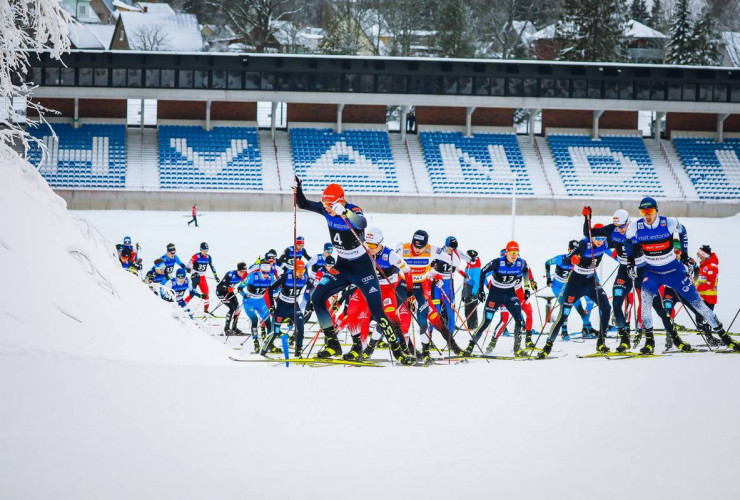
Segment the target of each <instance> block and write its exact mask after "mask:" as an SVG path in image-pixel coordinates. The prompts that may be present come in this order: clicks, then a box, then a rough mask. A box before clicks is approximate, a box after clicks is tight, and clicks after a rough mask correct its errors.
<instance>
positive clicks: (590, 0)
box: [555, 0, 627, 62]
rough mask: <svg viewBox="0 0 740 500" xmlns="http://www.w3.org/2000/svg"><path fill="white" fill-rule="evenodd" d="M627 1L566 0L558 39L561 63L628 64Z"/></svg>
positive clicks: (559, 21)
mask: <svg viewBox="0 0 740 500" xmlns="http://www.w3.org/2000/svg"><path fill="white" fill-rule="evenodd" d="M626 27H627V9H626V3H625V0H565V1H564V2H563V15H562V17H561V18H560V20H558V23H557V25H556V32H555V38H556V39H557V40H558V41H559V42H560V43H561V47H560V52H559V54H558V59H561V60H567V61H614V62H618V61H625V60H626V59H627V43H626V40H625V37H624V32H625V30H626Z"/></svg>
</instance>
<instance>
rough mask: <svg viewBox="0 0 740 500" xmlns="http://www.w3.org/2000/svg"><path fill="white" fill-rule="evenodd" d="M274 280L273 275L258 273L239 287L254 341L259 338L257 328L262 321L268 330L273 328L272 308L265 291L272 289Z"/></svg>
mask: <svg viewBox="0 0 740 500" xmlns="http://www.w3.org/2000/svg"><path fill="white" fill-rule="evenodd" d="M273 280H274V278H273V276H272V273H269V272H268V273H262V272H260V271H257V272H253V273H251V274H250V275H249V276H247V278H246V279H245V280H244V281H242V282H241V283H240V284H239V286H238V287H237V291H238V292H239V293H241V295H242V305H243V308H244V312H245V313H246V314H247V316H248V317H249V321H250V322H251V325H250V329H251V332H252V338H253V339H256V338H257V326H258V325H259V323H260V320H261V321H262V322H264V323H265V328H266V329H267V330H270V328H271V325H272V322H271V320H270V308H269V307H268V306H267V302H266V301H265V291H267V289H268V288H270V285H272V283H273Z"/></svg>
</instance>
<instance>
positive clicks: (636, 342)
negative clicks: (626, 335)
mask: <svg viewBox="0 0 740 500" xmlns="http://www.w3.org/2000/svg"><path fill="white" fill-rule="evenodd" d="M642 332H643V329H642V328H638V329H637V333H636V334H635V338H634V339H632V349H635V348H636V347H637V346H638V345H640V341H641V340H642Z"/></svg>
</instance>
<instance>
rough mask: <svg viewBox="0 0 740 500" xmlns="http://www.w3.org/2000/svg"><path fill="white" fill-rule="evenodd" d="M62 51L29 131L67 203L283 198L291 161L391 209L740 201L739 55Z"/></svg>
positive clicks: (692, 208)
mask: <svg viewBox="0 0 740 500" xmlns="http://www.w3.org/2000/svg"><path fill="white" fill-rule="evenodd" d="M63 63H64V64H61V63H60V62H58V61H54V60H52V59H50V58H48V57H47V54H44V53H40V54H39V57H34V58H33V63H32V68H31V71H30V72H29V73H28V76H27V79H28V80H29V82H32V83H33V84H34V85H37V87H36V88H35V89H34V90H33V93H32V95H31V96H30V99H33V100H34V101H35V102H37V103H39V104H41V105H42V106H45V107H47V108H49V109H53V110H56V111H57V112H58V114H56V115H54V116H53V117H51V118H48V122H49V123H48V125H47V124H44V125H42V126H39V127H33V128H32V129H31V130H30V131H31V133H32V135H33V136H34V137H35V138H36V139H38V140H39V142H41V143H43V144H44V145H45V146H46V149H47V154H46V155H42V154H41V150H40V148H39V147H37V146H35V147H32V148H31V149H30V150H29V151H28V153H27V156H28V159H29V160H30V161H31V162H32V163H33V164H34V165H35V166H37V167H38V168H39V170H40V172H41V173H42V174H43V175H44V177H45V178H46V179H47V180H48V181H49V183H50V185H51V186H52V187H53V188H54V189H55V190H56V191H57V192H58V193H59V194H60V195H61V196H62V197H64V198H65V199H66V200H67V202H68V204H69V206H70V207H72V208H132V207H136V208H147V209H176V210H180V209H183V207H184V206H188V203H190V202H192V201H193V200H197V201H198V204H199V206H201V207H202V208H205V209H210V210H214V209H224V210H229V209H238V210H250V209H252V210H282V209H286V208H288V207H289V206H290V205H291V204H292V196H291V194H290V193H291V190H290V187H291V184H292V179H293V176H294V175H295V174H297V175H299V176H300V177H301V178H302V179H304V186H305V187H306V189H307V190H308V191H318V190H320V189H321V187H322V186H325V185H326V184H327V183H329V182H339V183H342V184H343V185H344V186H345V187H346V189H347V191H348V192H350V193H353V194H356V195H357V196H361V197H363V199H364V200H365V201H363V203H364V204H365V205H364V206H367V207H370V208H371V209H373V210H384V211H395V212H430V213H433V212H439V211H444V212H448V213H480V212H486V213H496V212H502V211H506V210H508V208H507V207H508V203H509V200H510V199H512V198H513V197H516V198H519V199H522V200H524V201H525V202H524V203H520V205H519V213H524V214H527V213H531V214H544V213H547V214H554V213H563V214H565V213H573V207H578V206H580V205H581V204H582V203H583V202H584V200H590V201H589V202H590V203H592V204H594V206H595V207H596V209H597V210H598V207H599V203H600V202H602V201H603V202H604V203H607V202H608V203H609V207H610V209H612V208H613V206H614V201H613V200H617V199H618V200H620V201H621V202H623V203H625V204H629V201H630V200H636V199H639V198H641V197H643V196H646V195H650V196H653V197H656V198H659V199H661V200H664V201H665V202H666V203H669V204H672V205H674V207H673V210H674V213H679V214H680V213H683V214H687V215H705V216H712V215H730V214H734V213H737V212H739V211H740V210H739V208H740V159H739V158H738V155H739V154H740V70H737V69H730V68H704V67H676V66H664V65H632V64H605V63H559V62H552V61H547V62H544V61H487V60H454V59H404V58H380V57H374V58H367V57H364V58H363V57H348V56H336V57H334V56H292V55H291V56H288V55H262V54H260V55H253V54H249V55H237V54H213V53H208V54H205V53H171V52H168V53H156V52H155V53H152V52H131V51H125V52H117V51H85V50H77V51H72V52H71V53H69V54H66V55H65V56H64V58H63ZM132 102H140V103H142V104H141V106H142V109H141V112H140V113H139V119H138V122H134V123H132V120H131V119H130V118H128V117H129V108H130V106H131V103H132ZM145 102H146V103H152V102H156V113H154V114H153V115H152V116H150V117H149V118H148V120H145V118H144V115H145V113H144V109H143V108H144V104H143V103H145ZM258 103H268V104H267V105H268V106H271V109H272V113H271V118H270V123H269V126H268V125H266V126H264V127H260V126H259V125H260V124H259V123H258V116H257V115H258ZM259 105H263V104H259ZM278 106H282V108H281V109H286V108H287V111H286V114H285V120H284V122H285V123H284V124H281V123H279V120H278V117H277V112H276V110H277V109H278ZM389 107H391V108H393V109H396V110H397V111H398V116H397V118H396V119H395V122H396V129H395V130H391V129H389V125H388V123H389V118H388V117H389V112H388V110H389ZM31 112H32V111H31V108H29V113H31ZM645 112H649V117H650V119H651V120H650V124H649V125H648V127H649V133H646V132H645V130H643V129H644V127H642V128H638V116H639V115H640V113H643V114H644V113H645ZM412 113H413V122H412V120H411V116H412ZM515 115H516V116H517V117H519V118H520V117H521V116H522V115H524V118H525V122H527V123H529V126H528V127H527V130H526V133H517V130H519V131H520V132H521V127H519V128H518V127H517V125H516V124H515ZM535 117H537V123H538V125H537V127H535V126H534V124H535ZM519 121H520V120H519ZM536 128H538V129H539V130H536ZM183 200H184V201H183ZM609 200H612V201H611V202H609Z"/></svg>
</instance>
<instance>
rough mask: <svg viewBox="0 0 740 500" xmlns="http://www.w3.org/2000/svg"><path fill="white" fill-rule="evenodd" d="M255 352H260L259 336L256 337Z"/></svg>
mask: <svg viewBox="0 0 740 500" xmlns="http://www.w3.org/2000/svg"><path fill="white" fill-rule="evenodd" d="M253 340H254V352H257V353H259V352H260V340H259V339H258V338H257V337H254V339H253Z"/></svg>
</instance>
